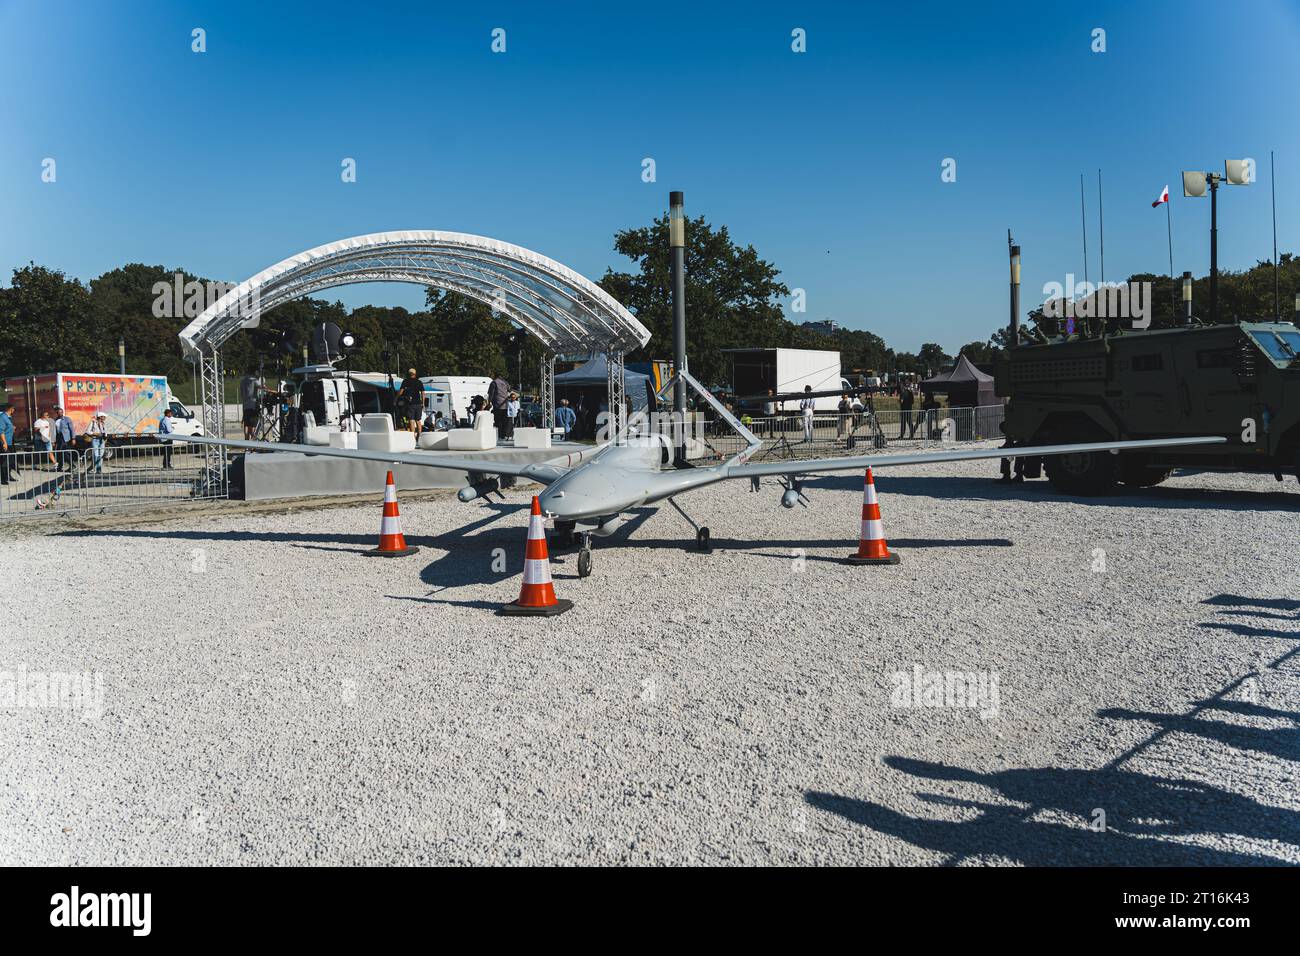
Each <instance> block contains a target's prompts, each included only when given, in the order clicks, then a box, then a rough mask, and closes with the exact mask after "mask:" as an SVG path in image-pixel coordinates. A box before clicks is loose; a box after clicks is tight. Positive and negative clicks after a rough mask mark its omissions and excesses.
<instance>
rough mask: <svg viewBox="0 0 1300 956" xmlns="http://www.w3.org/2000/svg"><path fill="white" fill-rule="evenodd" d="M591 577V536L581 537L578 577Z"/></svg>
mask: <svg viewBox="0 0 1300 956" xmlns="http://www.w3.org/2000/svg"><path fill="white" fill-rule="evenodd" d="M590 575H591V535H589V534H584V535H582V550H581V551H579V552H578V577H580V578H585V577H589V576H590Z"/></svg>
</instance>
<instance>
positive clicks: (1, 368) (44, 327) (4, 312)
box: [0, 263, 117, 376]
mask: <svg viewBox="0 0 1300 956" xmlns="http://www.w3.org/2000/svg"><path fill="white" fill-rule="evenodd" d="M116 352H117V339H116V338H114V339H112V343H111V345H110V344H109V342H108V341H107V340H105V339H104V338H103V337H102V336H101V335H100V334H99V332H98V330H97V329H95V327H94V322H93V321H92V318H91V308H90V292H89V291H88V290H87V289H86V287H85V286H84V285H82V284H81V283H80V282H79V281H78V280H76V279H69V278H67V277H66V276H65V275H64V274H63V273H62V272H56V271H54V270H52V269H47V268H45V267H44V266H38V265H36V264H34V263H32V264H29V265H26V266H24V267H22V268H21V269H15V270H14V273H13V281H12V282H11V284H10V287H9V288H8V289H0V373H3V374H4V375H6V376H10V375H30V374H35V373H39V372H56V371H68V370H81V369H95V368H100V367H103V366H104V363H105V362H106V361H107V360H108V358H109V357H110V356H112V355H114V354H116Z"/></svg>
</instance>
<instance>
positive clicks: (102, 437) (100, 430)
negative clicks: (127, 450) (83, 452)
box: [86, 412, 108, 475]
mask: <svg viewBox="0 0 1300 956" xmlns="http://www.w3.org/2000/svg"><path fill="white" fill-rule="evenodd" d="M86 435H87V436H88V437H89V438H90V453H91V456H92V458H93V461H94V468H95V474H97V475H102V474H103V473H104V446H105V445H106V444H108V421H107V419H106V418H105V417H104V413H103V412H95V417H94V418H93V419H92V420H91V422H90V425H89V426H88V427H87V428H86Z"/></svg>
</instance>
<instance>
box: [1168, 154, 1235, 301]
mask: <svg viewBox="0 0 1300 956" xmlns="http://www.w3.org/2000/svg"><path fill="white" fill-rule="evenodd" d="M1223 172H1224V175H1222V176H1220V175H1219V174H1218V173H1209V172H1199V171H1190V170H1184V171H1183V195H1184V196H1188V197H1191V198H1194V199H1200V198H1202V197H1203V196H1204V195H1205V191H1206V188H1207V187H1208V188H1209V192H1210V322H1211V323H1217V322H1218V321H1219V184H1220V183H1222V182H1225V181H1226V182H1227V183H1228V185H1229V186H1248V185H1250V175H1249V163H1248V161H1247V160H1244V159H1228V160H1224V163H1223Z"/></svg>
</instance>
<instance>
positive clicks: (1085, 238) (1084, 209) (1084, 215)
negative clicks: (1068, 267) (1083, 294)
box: [1079, 173, 1088, 282]
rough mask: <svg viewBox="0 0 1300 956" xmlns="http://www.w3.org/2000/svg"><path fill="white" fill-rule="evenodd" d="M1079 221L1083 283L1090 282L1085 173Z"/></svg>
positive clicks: (1080, 196)
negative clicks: (1081, 234) (1084, 197)
mask: <svg viewBox="0 0 1300 956" xmlns="http://www.w3.org/2000/svg"><path fill="white" fill-rule="evenodd" d="M1079 219H1080V221H1081V222H1082V223H1083V281H1084V282H1087V281H1088V209H1087V207H1086V206H1085V205H1084V203H1083V173H1080V174H1079Z"/></svg>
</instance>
